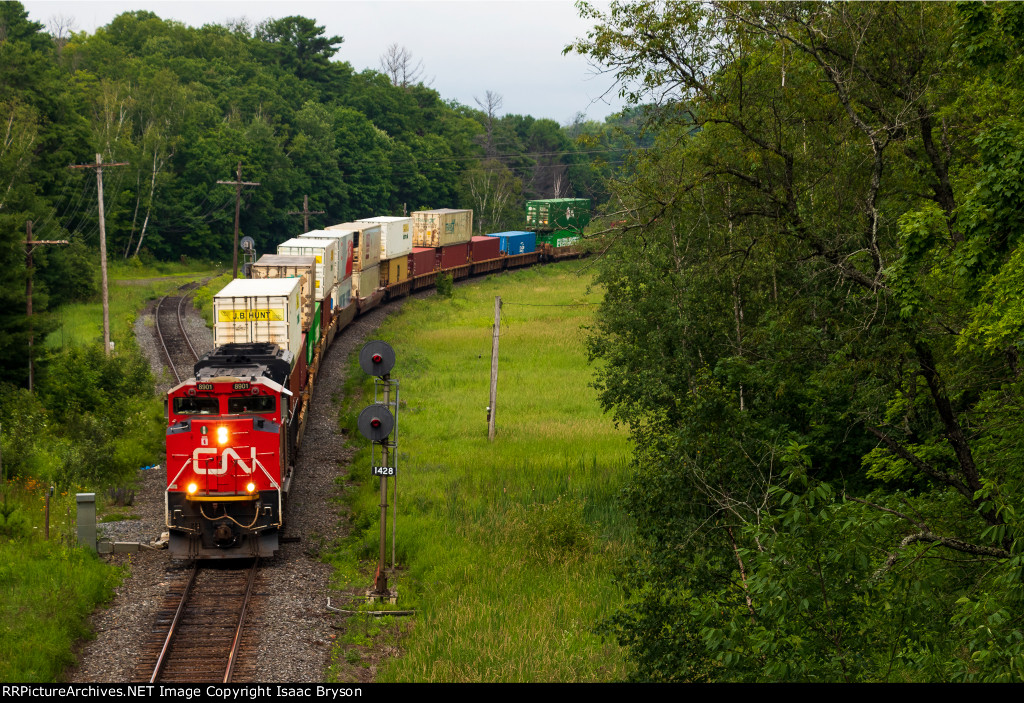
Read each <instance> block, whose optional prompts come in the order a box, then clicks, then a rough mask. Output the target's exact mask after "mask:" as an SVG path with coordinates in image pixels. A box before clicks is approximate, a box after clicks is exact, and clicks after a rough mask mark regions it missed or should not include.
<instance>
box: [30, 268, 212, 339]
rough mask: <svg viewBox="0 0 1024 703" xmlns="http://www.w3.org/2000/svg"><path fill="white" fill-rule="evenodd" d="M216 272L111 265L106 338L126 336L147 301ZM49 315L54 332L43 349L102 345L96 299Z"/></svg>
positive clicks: (99, 304)
mask: <svg viewBox="0 0 1024 703" xmlns="http://www.w3.org/2000/svg"><path fill="white" fill-rule="evenodd" d="M218 273H219V272H218V271H216V270H214V269H213V268H212V267H211V265H210V264H208V263H204V262H192V263H189V264H159V265H156V266H140V265H131V264H121V263H116V264H113V263H112V264H111V265H110V267H109V268H108V271H107V278H108V279H109V285H108V290H109V297H110V338H111V339H115V340H116V339H118V338H120V337H122V336H124V335H130V334H131V333H132V325H134V324H135V317H136V316H137V315H138V313H139V311H140V310H142V309H143V308H144V307H145V306H146V303H147V302H149V301H150V300H156V299H157V298H160V297H162V296H164V295H167V294H169V293H172V292H173V291H175V290H176V289H177V288H178V287H179V286H182V285H184V284H186V283H190V282H192V281H198V280H202V279H204V278H208V277H210V276H214V275H217V274H218ZM97 275H98V274H97ZM50 314H51V315H52V316H53V317H54V318H55V319H56V321H57V329H56V330H54V331H53V332H51V333H50V334H49V335H48V336H47V338H46V346H48V347H49V348H51V349H61V348H64V347H67V346H69V345H72V344H93V343H102V341H103V302H102V300H101V299H100V297H99V296H97V299H96V300H95V301H90V302H87V303H70V304H68V305H63V306H61V307H59V308H57V309H56V310H55V311H54V312H52V313H50Z"/></svg>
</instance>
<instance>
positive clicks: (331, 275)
mask: <svg viewBox="0 0 1024 703" xmlns="http://www.w3.org/2000/svg"><path fill="white" fill-rule="evenodd" d="M277 253H278V254H292V255H294V254H298V255H302V256H315V257H316V278H315V280H314V284H313V286H314V288H315V289H316V292H315V293H314V297H315V298H316V299H317V300H318V301H319V300H323V299H324V296H325V295H330V293H331V291H332V290H334V286H335V285H337V283H338V240H336V239H312V238H307V239H301V238H295V239H289V240H288V241H287V242H282V243H281V244H278V245H277Z"/></svg>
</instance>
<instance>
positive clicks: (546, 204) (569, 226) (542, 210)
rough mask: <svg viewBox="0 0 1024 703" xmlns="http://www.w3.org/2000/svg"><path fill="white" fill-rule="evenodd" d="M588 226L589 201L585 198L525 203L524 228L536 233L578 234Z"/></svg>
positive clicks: (528, 201) (552, 199)
mask: <svg viewBox="0 0 1024 703" xmlns="http://www.w3.org/2000/svg"><path fill="white" fill-rule="evenodd" d="M588 224H590V201H589V200H587V199H586V198H551V199H548V200H527V201H526V226H527V227H529V228H530V229H534V230H537V231H538V232H542V231H547V232H553V231H556V230H573V231H574V232H575V233H576V234H579V233H580V232H582V231H583V228H584V227H586V226H587V225H588Z"/></svg>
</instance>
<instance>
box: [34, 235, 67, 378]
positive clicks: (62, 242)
mask: <svg viewBox="0 0 1024 703" xmlns="http://www.w3.org/2000/svg"><path fill="white" fill-rule="evenodd" d="M67 243H68V242H67V240H66V239H62V240H59V241H36V240H35V239H33V238H32V220H28V221H27V222H25V272H26V273H27V274H28V276H27V277H26V279H25V316H26V317H27V318H28V390H29V392H32V385H33V380H34V376H35V374H34V370H33V365H32V342H33V337H34V334H33V330H32V269H33V267H34V263H33V261H32V252H33V251H34V250H35V248H36V247H37V246H39V245H41V244H67Z"/></svg>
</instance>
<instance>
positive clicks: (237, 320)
mask: <svg viewBox="0 0 1024 703" xmlns="http://www.w3.org/2000/svg"><path fill="white" fill-rule="evenodd" d="M301 290H302V279H300V278H267V279H251V278H236V279H235V280H234V281H231V283H229V284H227V285H226V286H224V288H223V289H222V290H221V291H220V292H219V293H217V294H216V295H215V296H213V320H214V325H213V343H214V344H215V345H216V346H218V347H222V346H224V345H225V344H231V343H235V342H238V343H249V342H270V343H272V344H277V345H278V346H280V347H281V348H282V349H287V350H288V351H290V352H292V354H294V355H296V356H298V355H299V353H300V352H301V351H302V343H303V334H302V332H303V328H302V302H301Z"/></svg>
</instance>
